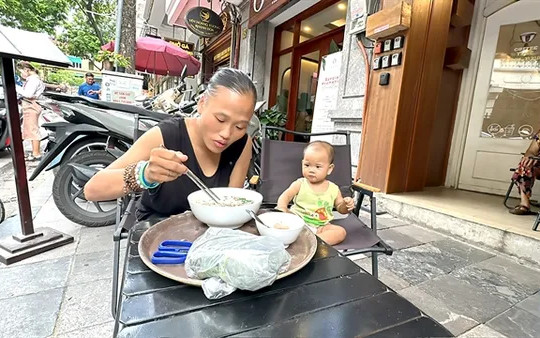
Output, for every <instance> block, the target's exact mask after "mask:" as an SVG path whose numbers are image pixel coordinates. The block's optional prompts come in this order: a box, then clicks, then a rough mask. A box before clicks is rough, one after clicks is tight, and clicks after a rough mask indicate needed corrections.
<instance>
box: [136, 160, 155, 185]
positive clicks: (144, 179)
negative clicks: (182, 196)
mask: <svg viewBox="0 0 540 338" xmlns="http://www.w3.org/2000/svg"><path fill="white" fill-rule="evenodd" d="M147 166H148V161H145V162H144V164H143V165H142V166H141V168H140V170H139V180H140V183H141V188H143V189H154V188H156V187H157V186H158V185H159V183H158V182H154V183H151V184H150V183H148V181H146V178H145V177H144V171H145V170H146V167H147Z"/></svg>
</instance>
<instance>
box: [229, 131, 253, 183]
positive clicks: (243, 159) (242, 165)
mask: <svg viewBox="0 0 540 338" xmlns="http://www.w3.org/2000/svg"><path fill="white" fill-rule="evenodd" d="M252 144H253V143H252V141H251V138H250V137H248V139H247V142H246V145H245V146H244V150H243V151H242V154H240V157H239V158H238V161H236V164H235V165H234V168H233V171H232V173H231V177H230V178H229V187H234V188H242V187H243V186H244V182H245V181H246V176H247V172H248V169H249V164H250V161H251V148H252Z"/></svg>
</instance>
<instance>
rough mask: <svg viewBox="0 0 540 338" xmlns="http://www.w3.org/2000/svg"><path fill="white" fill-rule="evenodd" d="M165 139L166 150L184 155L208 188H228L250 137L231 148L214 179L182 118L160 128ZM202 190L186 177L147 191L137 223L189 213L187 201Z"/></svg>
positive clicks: (237, 142) (189, 165) (222, 155)
mask: <svg viewBox="0 0 540 338" xmlns="http://www.w3.org/2000/svg"><path fill="white" fill-rule="evenodd" d="M158 127H159V129H160V130H161V134H162V135H163V142H164V146H165V148H167V149H170V150H175V151H181V152H182V153H183V154H185V155H187V157H188V160H187V161H186V162H185V164H186V166H187V167H188V168H190V169H191V171H193V173H194V174H195V175H197V176H198V177H199V178H200V179H201V180H203V181H204V183H205V184H206V185H207V186H208V187H227V186H228V185H229V178H230V176H231V173H232V171H233V169H234V166H235V164H236V161H237V160H238V158H239V157H240V155H241V154H242V151H243V150H244V147H245V145H246V142H247V135H244V137H242V138H241V139H240V140H238V141H236V142H234V143H233V144H231V145H230V146H229V147H228V148H227V149H225V150H224V151H223V152H222V153H221V158H220V160H219V165H218V169H217V170H216V173H215V174H214V175H213V176H212V177H207V176H205V175H204V173H203V171H202V169H201V167H200V166H199V162H198V161H197V158H196V157H195V153H194V151H193V146H192V144H191V140H190V139H189V136H188V132H187V128H186V122H185V121H184V119H182V118H172V119H169V120H166V121H163V122H160V123H159V124H158ZM196 190H199V189H198V188H197V186H196V185H195V184H194V183H193V182H192V181H191V180H190V179H189V178H188V177H187V176H185V175H183V176H180V177H178V178H177V179H176V180H174V181H171V182H166V183H163V184H161V185H159V187H158V188H156V189H153V190H147V191H144V192H143V195H142V197H141V199H140V200H139V202H138V203H137V219H138V220H142V219H146V218H148V217H150V216H157V217H168V216H170V215H176V214H180V213H183V212H184V211H186V210H189V203H188V200H187V197H188V195H189V194H191V193H192V192H194V191H196Z"/></svg>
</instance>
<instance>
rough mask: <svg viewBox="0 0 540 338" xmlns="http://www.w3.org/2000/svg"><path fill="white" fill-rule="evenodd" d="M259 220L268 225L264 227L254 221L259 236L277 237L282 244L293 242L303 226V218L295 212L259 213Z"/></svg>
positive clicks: (286, 244)
mask: <svg viewBox="0 0 540 338" xmlns="http://www.w3.org/2000/svg"><path fill="white" fill-rule="evenodd" d="M259 218H260V220H261V221H263V222H264V224H266V225H268V226H269V228H268V227H265V226H264V225H262V224H261V223H259V222H257V221H256V222H255V224H256V225H257V230H259V234H260V235H261V236H270V237H274V238H277V239H279V240H280V241H282V242H283V245H285V246H288V245H289V244H292V243H294V241H296V239H297V238H298V235H300V232H301V231H302V229H303V227H304V220H303V219H302V218H301V217H300V216H297V215H295V214H291V213H284V212H266V213H264V214H262V215H259Z"/></svg>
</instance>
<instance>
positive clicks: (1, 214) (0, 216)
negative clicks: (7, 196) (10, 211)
mask: <svg viewBox="0 0 540 338" xmlns="http://www.w3.org/2000/svg"><path fill="white" fill-rule="evenodd" d="M5 218H6V209H4V203H2V201H0V223H2V222H3V221H4V219H5Z"/></svg>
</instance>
